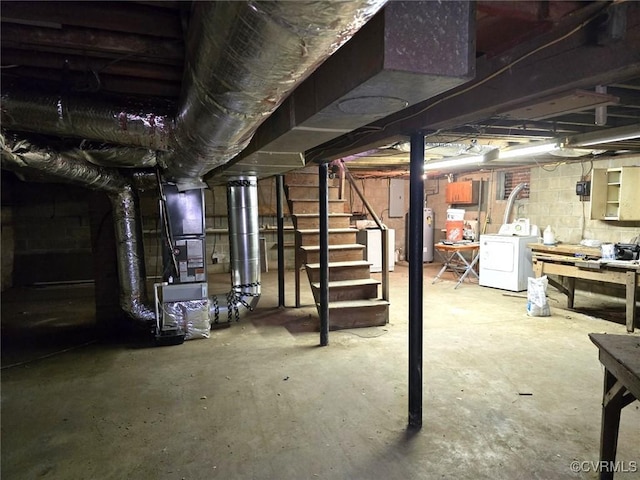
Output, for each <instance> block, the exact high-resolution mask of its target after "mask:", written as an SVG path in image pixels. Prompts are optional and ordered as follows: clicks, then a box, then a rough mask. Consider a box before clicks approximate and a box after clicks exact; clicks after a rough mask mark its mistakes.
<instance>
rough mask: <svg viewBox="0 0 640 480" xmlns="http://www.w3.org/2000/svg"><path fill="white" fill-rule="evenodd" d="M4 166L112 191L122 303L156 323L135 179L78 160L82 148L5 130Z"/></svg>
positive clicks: (0, 138) (141, 318)
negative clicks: (46, 143) (45, 143)
mask: <svg viewBox="0 0 640 480" xmlns="http://www.w3.org/2000/svg"><path fill="white" fill-rule="evenodd" d="M0 147H1V148H2V168H6V169H7V170H11V171H14V172H16V174H18V175H19V176H23V175H24V174H26V175H27V176H29V177H31V176H33V175H34V174H35V175H39V176H43V178H45V179H47V180H49V181H51V179H54V180H56V181H60V182H63V183H71V184H74V185H79V186H81V187H85V188H89V189H92V190H98V191H103V192H106V193H107V194H108V195H109V198H110V200H111V204H112V206H113V221H114V224H115V234H116V243H117V256H118V277H119V280H120V306H121V307H122V309H123V310H124V311H125V312H126V313H127V314H128V315H129V316H130V317H131V318H133V319H134V320H139V321H142V322H152V321H154V319H155V313H154V312H153V310H152V309H151V308H149V307H148V306H146V305H145V301H146V299H147V290H146V284H145V278H146V277H145V268H144V254H143V250H142V229H141V226H140V218H141V217H140V214H139V211H138V198H137V195H136V193H135V191H134V189H133V187H132V186H131V184H130V182H129V180H128V179H127V178H125V177H123V176H122V175H120V173H118V171H117V170H114V169H110V168H104V167H98V166H96V165H92V164H90V163H86V162H84V161H82V160H79V159H78V152H77V150H76V149H73V150H71V151H70V152H69V153H68V154H67V153H59V152H53V151H51V150H47V149H43V148H39V147H37V146H35V145H33V144H31V143H30V142H27V141H26V140H19V141H7V139H6V138H5V136H4V135H2V134H0Z"/></svg>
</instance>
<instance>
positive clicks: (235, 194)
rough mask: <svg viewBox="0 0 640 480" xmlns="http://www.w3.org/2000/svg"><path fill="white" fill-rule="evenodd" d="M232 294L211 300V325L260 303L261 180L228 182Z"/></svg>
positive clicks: (238, 316) (253, 178) (235, 315)
mask: <svg viewBox="0 0 640 480" xmlns="http://www.w3.org/2000/svg"><path fill="white" fill-rule="evenodd" d="M227 209H228V218H229V256H230V269H231V291H229V293H227V295H226V297H225V298H224V299H223V298H219V297H218V296H211V297H210V298H209V317H210V318H211V321H212V323H218V322H219V320H220V318H223V319H224V316H226V317H227V320H228V321H229V322H230V321H231V320H232V319H235V320H236V321H237V320H239V318H240V313H241V312H244V311H246V310H249V311H251V310H253V308H254V307H255V306H256V305H257V304H258V300H260V239H259V229H258V180H257V178H256V177H250V176H247V177H234V178H231V179H229V181H228V182H227Z"/></svg>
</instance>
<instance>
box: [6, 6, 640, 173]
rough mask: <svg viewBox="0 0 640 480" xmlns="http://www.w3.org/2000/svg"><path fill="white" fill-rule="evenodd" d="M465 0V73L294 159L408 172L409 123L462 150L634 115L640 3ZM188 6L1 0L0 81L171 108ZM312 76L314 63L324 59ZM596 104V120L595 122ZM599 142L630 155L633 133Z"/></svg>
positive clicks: (639, 101)
mask: <svg viewBox="0 0 640 480" xmlns="http://www.w3.org/2000/svg"><path fill="white" fill-rule="evenodd" d="M472 5H473V8H474V9H473V12H474V17H475V19H474V20H475V21H474V30H473V33H474V35H473V38H469V39H468V42H469V43H470V45H471V47H472V48H473V50H474V52H475V54H474V57H475V58H474V60H475V71H474V72H473V74H472V75H471V76H469V78H468V81H467V80H465V81H464V82H463V83H462V84H461V85H459V86H455V87H454V88H452V89H448V90H446V91H443V93H438V94H437V95H435V96H433V98H429V99H427V100H425V101H421V102H419V103H417V104H415V105H412V106H409V107H406V108H403V109H401V110H400V111H398V112H396V113H393V114H391V115H388V116H385V117H384V118H377V119H375V120H374V121H372V122H371V123H370V124H368V125H366V126H364V127H359V128H352V127H345V129H344V131H340V132H338V133H336V135H335V138H331V139H329V140H328V141H325V139H321V140H320V141H318V142H317V143H316V144H313V145H305V146H304V149H305V150H304V151H301V152H299V155H298V157H297V158H299V159H300V161H299V165H301V164H302V163H303V160H302V159H303V158H306V161H307V162H309V161H327V160H332V159H336V158H342V157H346V156H354V157H352V158H353V162H352V166H353V168H359V169H364V170H370V171H375V172H382V174H385V175H386V174H389V172H403V171H406V168H407V162H408V156H407V153H406V152H405V151H403V149H402V148H397V145H399V144H400V145H401V144H402V143H403V142H406V140H407V138H408V135H409V134H410V133H411V132H414V131H418V130H421V131H425V132H426V133H427V142H431V143H432V144H438V143H440V144H447V143H450V144H463V147H464V145H469V146H470V147H471V146H473V145H487V144H489V145H496V146H504V145H510V144H514V143H520V142H527V141H534V140H536V139H544V138H558V137H571V136H573V135H578V134H584V133H589V132H594V131H602V130H606V129H611V128H618V127H626V126H628V125H634V124H640V4H638V3H637V2H576V1H549V2H543V1H495V2H494V1H479V2H473V3H472ZM190 14H191V2H153V1H150V2H144V1H131V2H13V1H11V2H2V10H1V17H2V32H1V34H2V45H1V46H2V52H1V54H2V70H1V72H2V84H3V90H4V86H5V85H11V84H12V83H16V82H17V83H20V84H33V85H34V86H35V87H36V88H40V87H46V88H47V89H54V90H57V91H59V92H60V93H82V94H87V95H93V96H95V97H96V98H106V97H109V96H113V95H115V96H123V97H126V98H133V99H136V98H139V99H145V100H150V99H153V100H157V101H160V102H161V104H162V105H164V106H165V107H166V109H167V110H168V111H171V110H174V111H175V110H176V109H177V105H178V102H179V101H180V95H181V93H183V88H182V87H183V77H184V76H183V70H184V64H185V38H186V33H187V32H188V30H189V25H190ZM371 28H373V25H372V26H371ZM380 28H384V26H382V27H380ZM447 28H449V29H453V28H455V26H454V25H449V26H448V27H447ZM450 31H452V30H450ZM229 48H233V46H232V45H229ZM323 67H324V68H325V69H328V68H329V67H328V66H324V65H323V66H321V67H320V68H321V69H322V68H323ZM327 71H329V70H327ZM316 73H317V74H318V75H321V74H322V73H321V71H320V69H319V70H318V71H317V72H316ZM463 76H464V75H462V74H461V77H460V78H463ZM602 87H605V88H604V89H603V88H602ZM304 92H305V91H304V89H299V91H298V92H294V95H295V94H296V93H297V95H298V96H299V97H300V95H312V94H306V93H304ZM292 98H293V96H292ZM307 98H309V97H307ZM600 100H602V101H600ZM298 103H299V102H298ZM280 108H281V110H277V111H276V113H275V114H274V115H272V116H271V117H270V118H268V119H266V121H265V123H264V124H263V125H262V127H261V129H262V131H269V130H270V129H271V130H273V129H274V128H275V127H276V126H278V125H279V123H278V122H282V118H283V116H285V115H288V113H287V111H285V110H284V109H285V108H291V105H289V104H287V103H286V102H285V103H284V104H283V106H282V107H280ZM603 111H606V123H604V124H602V122H601V121H598V120H597V119H596V115H600V116H601V115H602V112H603ZM599 123H600V124H599ZM278 128H279V127H278ZM265 138H267V137H266V136H265V135H263V134H261V131H260V130H259V131H258V134H257V135H256V138H254V142H253V143H252V144H251V145H252V146H251V148H252V149H253V151H261V149H264V148H265V145H266V143H265V142H267V140H263V139H265ZM318 138H320V137H318ZM52 141H66V140H65V139H64V138H62V139H52ZM261 142H262V143H261ZM320 142H324V143H321V144H318V143H320ZM392 147H393V148H392ZM601 148H602V149H603V150H607V151H609V152H610V153H615V152H617V153H618V154H621V153H622V152H625V153H629V152H631V153H634V152H635V153H639V152H640V140H638V139H636V140H627V141H625V142H617V143H615V144H605V145H602V146H601ZM432 150H433V151H434V152H435V151H436V149H432ZM363 152H367V153H363ZM246 155H247V154H245V156H246ZM434 158H435V157H434ZM536 160H540V159H536ZM542 160H544V161H557V158H552V157H545V158H542ZM237 162H242V155H241V156H239V157H238V158H237V159H236V160H234V161H232V162H230V164H229V165H228V166H227V167H225V168H222V169H219V171H217V172H215V173H216V175H217V174H221V175H224V170H226V169H230V171H234V172H237V171H241V170H242V168H244V167H243V166H242V163H240V166H239V167H233V164H234V163H237ZM260 162H261V160H260V159H258V160H252V161H251V162H249V161H247V164H251V165H253V167H254V168H255V169H256V170H257V173H258V174H259V175H260V176H268V175H271V174H273V173H276V172H277V170H273V169H269V168H267V167H266V165H265V167H264V169H262V170H261V169H260ZM295 162H296V160H295V158H294V163H292V164H291V167H290V168H294V167H295V165H296V163H295ZM234 168H235V170H234Z"/></svg>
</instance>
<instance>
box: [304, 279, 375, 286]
mask: <svg viewBox="0 0 640 480" xmlns="http://www.w3.org/2000/svg"><path fill="white" fill-rule="evenodd" d="M381 283H382V282H381V281H380V280H376V279H375V278H358V279H355V280H336V281H333V282H329V288H332V287H333V288H339V287H359V286H363V285H380V284H381ZM311 286H312V287H314V288H320V282H314V283H312V284H311Z"/></svg>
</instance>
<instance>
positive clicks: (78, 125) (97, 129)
mask: <svg viewBox="0 0 640 480" xmlns="http://www.w3.org/2000/svg"><path fill="white" fill-rule="evenodd" d="M2 90H3V91H2V107H1V109H0V112H1V119H2V126H3V128H6V129H10V130H16V131H25V132H38V133H46V134H50V135H59V136H63V137H64V136H66V137H77V138H82V139H89V140H97V141H102V142H108V143H113V144H116V145H127V146H131V147H142V148H146V149H152V150H167V149H168V148H169V142H170V139H171V134H172V132H173V123H174V120H173V118H174V117H173V115H174V112H175V107H174V106H173V105H172V104H169V103H167V102H158V101H154V102H152V103H151V102H149V103H145V102H142V101H140V100H132V99H124V100H123V99H121V98H118V99H115V98H114V99H112V100H109V99H106V100H105V99H104V97H96V96H89V95H80V94H60V93H55V92H52V93H48V92H43V91H40V90H37V91H36V90H31V89H28V88H25V87H23V86H21V85H15V84H9V85H3V89H2Z"/></svg>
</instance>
